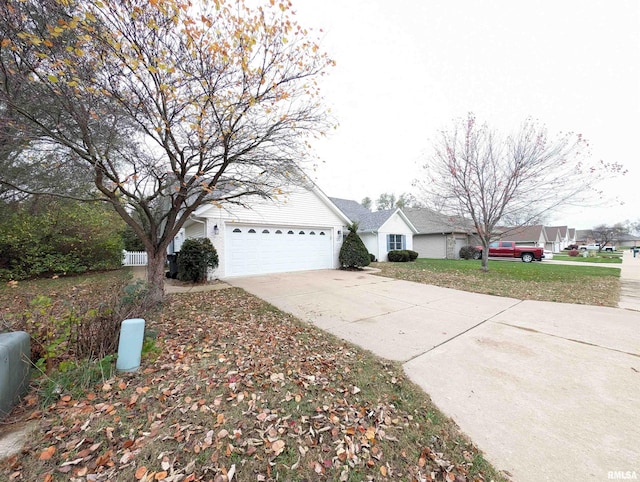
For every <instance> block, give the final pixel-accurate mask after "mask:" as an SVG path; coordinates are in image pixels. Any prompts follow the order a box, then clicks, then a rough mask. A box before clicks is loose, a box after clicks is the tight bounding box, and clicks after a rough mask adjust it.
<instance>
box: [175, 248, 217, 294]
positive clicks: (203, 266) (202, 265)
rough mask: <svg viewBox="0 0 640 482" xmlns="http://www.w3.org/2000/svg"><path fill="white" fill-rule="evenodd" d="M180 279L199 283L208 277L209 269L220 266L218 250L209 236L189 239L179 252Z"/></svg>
mask: <svg viewBox="0 0 640 482" xmlns="http://www.w3.org/2000/svg"><path fill="white" fill-rule="evenodd" d="M177 262H178V279H179V280H180V281H190V282H193V283H199V282H201V281H205V280H206V279H207V269H208V268H217V267H218V252H217V251H216V248H214V247H213V245H212V244H211V241H210V240H209V238H201V239H187V240H186V241H185V242H184V243H182V247H181V248H180V253H179V254H178V261H177Z"/></svg>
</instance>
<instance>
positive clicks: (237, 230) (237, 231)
mask: <svg viewBox="0 0 640 482" xmlns="http://www.w3.org/2000/svg"><path fill="white" fill-rule="evenodd" d="M233 232H234V233H241V232H242V231H240V230H239V229H238V228H236V229H234V230H233Z"/></svg>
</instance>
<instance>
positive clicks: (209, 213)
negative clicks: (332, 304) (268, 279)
mask: <svg viewBox="0 0 640 482" xmlns="http://www.w3.org/2000/svg"><path fill="white" fill-rule="evenodd" d="M307 184H308V185H307V186H305V187H302V186H298V185H293V186H291V187H290V188H289V189H288V190H286V191H285V190H284V188H283V193H279V194H278V196H274V197H273V198H272V199H267V198H256V199H254V200H252V202H251V203H250V205H239V204H233V203H229V204H226V205H214V204H209V205H206V206H201V207H200V208H199V209H197V210H196V212H195V213H194V214H193V215H192V216H191V217H190V218H189V220H188V221H187V223H185V226H184V232H185V234H186V238H201V237H206V238H209V240H210V241H211V243H212V244H213V246H214V247H215V248H216V250H217V252H218V260H219V264H218V267H217V268H216V269H215V270H211V271H210V272H209V278H210V279H214V278H217V279H225V278H227V277H233V276H253V275H262V274H270V273H284V272H288V271H306V270H316V269H334V268H338V267H339V262H338V254H339V252H340V247H341V246H342V235H343V233H344V232H345V231H346V226H348V225H349V224H350V220H349V218H348V217H347V216H346V215H345V214H344V213H343V212H342V211H340V209H338V207H337V206H335V205H334V204H333V203H332V202H331V201H330V200H329V198H328V197H327V196H326V195H325V194H324V193H323V192H322V191H320V189H318V188H317V186H315V185H313V184H311V183H307Z"/></svg>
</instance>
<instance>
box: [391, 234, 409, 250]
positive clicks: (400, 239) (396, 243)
mask: <svg viewBox="0 0 640 482" xmlns="http://www.w3.org/2000/svg"><path fill="white" fill-rule="evenodd" d="M404 246H405V244H404V235H402V234H387V251H393V250H395V249H404Z"/></svg>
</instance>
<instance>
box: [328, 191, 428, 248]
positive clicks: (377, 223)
mask: <svg viewBox="0 0 640 482" xmlns="http://www.w3.org/2000/svg"><path fill="white" fill-rule="evenodd" d="M330 200H331V202H332V203H333V204H334V205H336V206H337V207H338V209H340V211H342V212H343V213H344V214H345V215H346V216H347V217H348V218H349V219H350V220H351V221H352V222H357V223H358V235H359V236H360V238H361V239H362V241H363V242H364V245H365V246H366V247H367V250H368V251H369V253H371V254H373V255H374V256H375V257H376V259H377V260H378V261H387V254H388V253H389V251H392V250H396V249H414V245H413V237H414V235H415V234H417V232H418V231H417V229H416V228H415V227H414V226H413V224H412V223H411V221H410V220H409V218H408V217H407V216H406V215H405V213H404V212H403V211H402V210H401V209H398V208H395V209H386V210H383V211H369V210H368V209H367V208H365V207H364V206H363V205H361V204H360V203H358V202H357V201H353V200H351V199H341V198H333V197H332V198H330Z"/></svg>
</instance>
